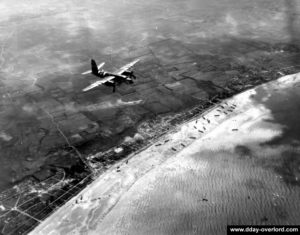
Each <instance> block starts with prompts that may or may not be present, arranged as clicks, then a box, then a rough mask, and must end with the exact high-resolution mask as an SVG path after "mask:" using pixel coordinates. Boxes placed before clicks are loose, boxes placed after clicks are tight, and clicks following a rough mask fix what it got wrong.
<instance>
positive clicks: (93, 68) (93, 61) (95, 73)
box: [91, 59, 99, 76]
mask: <svg viewBox="0 0 300 235" xmlns="http://www.w3.org/2000/svg"><path fill="white" fill-rule="evenodd" d="M91 66H92V74H94V75H96V76H98V74H99V71H98V66H97V64H96V61H95V60H93V59H92V60H91Z"/></svg>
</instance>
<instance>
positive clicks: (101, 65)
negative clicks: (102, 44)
mask: <svg viewBox="0 0 300 235" xmlns="http://www.w3.org/2000/svg"><path fill="white" fill-rule="evenodd" d="M104 65H105V62H103V63H101V64H99V66H98V70H99V69H101V68H102V67H103V66H104ZM90 73H92V70H88V71H86V72H83V73H82V75H86V74H90Z"/></svg>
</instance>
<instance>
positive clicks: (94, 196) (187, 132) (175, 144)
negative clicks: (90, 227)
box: [32, 74, 299, 234]
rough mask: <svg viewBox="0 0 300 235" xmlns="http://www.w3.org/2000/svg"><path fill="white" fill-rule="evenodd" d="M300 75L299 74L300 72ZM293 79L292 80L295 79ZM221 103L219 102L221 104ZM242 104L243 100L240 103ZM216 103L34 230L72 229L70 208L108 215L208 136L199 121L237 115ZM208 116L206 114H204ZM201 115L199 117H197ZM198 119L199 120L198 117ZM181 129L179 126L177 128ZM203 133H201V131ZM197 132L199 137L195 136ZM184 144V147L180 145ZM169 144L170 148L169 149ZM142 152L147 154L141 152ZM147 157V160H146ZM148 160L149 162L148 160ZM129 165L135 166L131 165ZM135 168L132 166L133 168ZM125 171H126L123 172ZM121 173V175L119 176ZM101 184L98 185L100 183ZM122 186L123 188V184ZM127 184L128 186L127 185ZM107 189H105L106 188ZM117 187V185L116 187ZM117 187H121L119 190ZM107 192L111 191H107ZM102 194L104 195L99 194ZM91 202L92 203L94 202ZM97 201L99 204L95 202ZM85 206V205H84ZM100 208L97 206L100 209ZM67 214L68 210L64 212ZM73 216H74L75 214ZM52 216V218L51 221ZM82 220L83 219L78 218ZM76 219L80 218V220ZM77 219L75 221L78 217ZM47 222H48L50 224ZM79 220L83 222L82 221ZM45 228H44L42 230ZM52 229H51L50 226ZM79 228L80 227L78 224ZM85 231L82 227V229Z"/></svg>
mask: <svg viewBox="0 0 300 235" xmlns="http://www.w3.org/2000/svg"><path fill="white" fill-rule="evenodd" d="M292 76H294V77H295V75H287V76H284V77H281V78H278V79H277V80H275V81H270V82H268V83H265V84H262V85H259V86H257V87H255V89H257V88H258V87H262V86H266V85H270V84H273V85H277V86H280V85H283V84H284V83H286V82H290V81H289V80H290V79H291V77H292ZM298 76H299V74H298ZM292 82H293V81H292ZM253 90H254V89H250V90H246V91H244V92H242V93H239V94H237V95H235V96H233V97H231V98H229V99H228V100H227V101H226V100H224V101H222V103H221V105H224V104H225V103H227V105H228V103H229V102H230V100H234V99H235V98H236V97H237V96H242V95H245V94H247V93H250V94H251V91H253ZM219 105H220V104H219ZM239 105H241V104H239ZM216 109H217V107H211V108H210V109H209V110H206V111H205V112H204V113H203V114H201V116H198V117H196V118H194V119H192V120H189V121H186V122H184V123H182V124H181V125H180V126H177V127H175V128H174V129H175V131H174V130H172V131H170V132H169V133H167V134H165V135H164V136H162V137H160V138H159V140H157V141H156V142H155V143H152V144H151V146H150V147H145V149H143V150H141V151H139V153H137V154H134V155H132V156H128V158H126V159H124V160H121V161H120V162H118V163H116V164H115V165H114V166H112V167H111V168H110V169H108V170H107V171H105V172H104V173H103V174H102V175H101V176H100V177H99V178H98V179H96V180H95V181H93V182H92V183H91V184H90V185H88V186H87V187H86V188H85V189H84V190H83V191H82V192H81V193H80V194H79V195H77V196H75V197H74V198H73V199H71V200H70V201H69V202H67V203H66V204H65V205H64V206H63V207H61V208H60V209H58V210H57V211H56V212H55V213H54V214H52V215H50V217H48V218H47V219H46V220H45V221H44V222H42V223H41V224H40V225H39V226H38V227H37V228H36V229H35V230H33V232H32V234H43V232H46V231H47V232H50V230H51V229H50V227H51V225H52V226H54V227H52V228H55V227H56V226H55V224H61V225H62V224H64V223H66V227H68V228H69V229H71V228H72V227H73V229H74V226H76V223H74V221H72V224H70V225H68V222H67V218H66V217H67V215H68V214H69V215H70V214H72V213H71V211H76V210H79V211H80V215H78V212H77V213H76V214H77V216H78V220H79V217H82V218H85V216H84V214H86V213H87V210H88V209H87V208H89V207H92V208H94V209H92V211H95V210H96V211H98V210H99V207H100V208H102V209H100V211H98V212H97V213H98V218H99V216H100V217H101V218H105V216H106V215H107V214H108V213H109V211H110V210H111V209H113V208H114V206H115V205H116V204H117V203H118V201H119V200H120V198H121V195H120V194H122V193H124V192H127V191H128V190H129V189H130V188H131V186H132V185H134V184H135V182H137V181H138V180H139V179H140V178H142V177H143V176H144V175H146V174H147V173H148V172H150V171H151V170H152V169H155V167H156V166H159V165H161V164H163V162H165V161H166V160H168V158H170V157H171V156H174V155H177V154H179V153H180V152H181V151H182V150H184V149H185V148H186V147H188V146H189V145H190V144H192V143H193V142H194V141H195V140H197V139H199V138H200V139H201V138H203V137H204V136H205V134H204V133H201V132H199V130H198V129H197V130H196V129H195V124H197V123H196V122H198V124H199V123H200V122H201V124H203V125H204V124H205V123H207V125H208V124H210V125H212V124H214V125H215V126H214V128H216V127H217V126H218V124H219V123H222V122H223V121H225V120H227V119H228V118H229V117H232V116H233V115H237V113H235V112H231V114H228V115H223V119H222V118H221V117H220V116H221V114H219V112H217V111H216ZM215 115H219V116H218V119H219V120H218V121H216V122H215V119H216V118H217V117H216V116H215ZM203 116H205V118H203ZM197 118H198V119H197ZM196 119H197V120H196ZM178 129H180V130H178ZM212 130H213V129H211V128H206V130H204V129H201V131H203V132H209V131H212ZM200 133H201V134H200ZM182 135H184V136H185V137H186V140H185V141H182ZM197 135H198V137H196V136H197ZM180 146H181V147H180ZM166 148H167V150H166ZM153 149H161V151H162V152H160V151H159V152H160V155H159V157H157V156H152V155H151V151H152V150H153ZM157 151H158V150H156V151H154V152H156V154H159V153H158V152H157ZM142 153H143V155H144V156H142ZM147 153H148V154H150V156H148V157H147ZM147 161H148V162H147ZM145 162H147V164H146V163H145ZM134 164H137V166H140V167H141V169H143V171H141V170H137V168H136V167H134V166H135V165H134ZM130 166H132V167H131V168H130ZM132 168H133V169H132ZM132 171H133V172H132ZM126 172H127V174H128V175H129V176H130V177H129V176H128V175H127V176H128V177H127V182H126V180H123V181H122V179H126V177H125V176H126ZM124 174H125V175H124ZM121 177H122V179H120V178H121ZM111 182H116V186H115V187H117V188H118V185H119V186H120V185H121V188H119V191H121V192H119V193H117V192H116V191H114V190H113V189H112V188H114V187H113V186H111V185H114V184H111ZM97 184H98V186H97ZM122 186H123V188H122ZM94 187H96V188H98V189H99V188H100V189H101V190H102V194H101V192H100V193H99V190H96V191H97V192H91V191H93V190H92V188H94ZM124 187H125V189H124ZM104 189H105V190H104ZM115 190H117V189H115ZM117 191H118V190H117ZM107 192H108V193H107ZM99 194H101V196H99ZM76 202H77V203H76ZM91 204H92V205H91ZM96 204H97V205H96ZM81 206H82V208H81ZM67 208H69V210H68V213H67V214H66V215H65V216H64V219H65V220H64V219H62V220H61V217H60V216H57V215H59V214H62V213H64V210H66V209H67ZM97 208H98V209H97ZM89 209H91V208H89ZM64 214H65V213H64ZM55 216H57V217H59V218H60V220H61V221H60V222H61V223H59V221H57V220H56V219H55V218H53V217H55ZM73 219H74V216H73ZM51 220H52V221H51ZM79 221H80V220H79ZM79 221H77V222H79ZM75 222H76V221H75ZM47 223H48V225H47ZM79 223H82V221H81V222H79ZM43 229H44V230H43ZM47 229H50V230H47ZM77 229H78V228H77ZM81 229H84V227H81ZM81 231H83V230H81Z"/></svg>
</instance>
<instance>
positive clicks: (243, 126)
mask: <svg viewBox="0 0 300 235" xmlns="http://www.w3.org/2000/svg"><path fill="white" fill-rule="evenodd" d="M299 85H300V75H299V74H298V75H290V76H286V77H283V78H280V79H278V80H277V81H274V82H270V83H268V84H264V85H262V86H259V87H257V88H256V89H253V90H249V91H246V92H243V93H241V94H239V95H236V96H235V97H233V98H231V99H228V100H226V101H224V102H223V103H222V104H221V105H217V106H216V107H214V108H212V109H211V110H209V111H208V112H207V113H206V114H204V115H203V116H201V117H197V119H195V120H192V121H190V122H188V123H185V124H183V125H182V126H180V127H179V128H178V130H176V131H175V132H173V133H169V134H168V135H166V136H164V137H162V138H161V139H160V140H159V142H157V143H155V144H153V145H152V146H150V147H149V148H147V149H146V150H144V151H142V152H140V153H139V154H137V155H135V156H131V157H130V158H129V159H128V160H124V161H123V162H121V163H119V164H118V165H116V166H115V167H114V168H112V169H110V170H108V171H107V172H106V173H104V174H103V175H102V176H101V177H100V178H98V179H97V180H96V181H95V182H93V183H92V184H91V185H90V186H88V187H87V188H86V189H85V190H84V191H83V192H82V193H81V194H80V195H78V196H77V197H76V198H74V199H73V200H71V201H69V202H68V203H67V204H66V205H65V206H63V207H62V208H60V209H59V210H58V211H57V212H56V213H54V214H53V215H52V216H50V217H49V218H48V219H46V220H45V221H44V222H43V223H41V224H40V225H39V226H38V227H37V228H36V229H35V230H34V231H33V232H32V234H87V233H88V234H224V233H226V225H227V224H233V225H238V224H256V225H257V224H299V223H300V219H299V218H300V206H299V205H300V204H299V195H300V188H299V186H300V172H299V165H300V161H299V151H300V148H299V143H300V141H299V138H300V137H299V136H300V133H299V132H297V130H298V129H297V128H298V126H297V123H296V120H297V118H298V117H299V115H298V114H299V111H296V110H297V108H298V107H299V99H297V98H298V94H299V90H300V86H299ZM278 113H280V115H278ZM284 117H285V118H284ZM283 120H290V121H289V122H288V123H284V122H283ZM295 125H296V126H295ZM293 126H294V128H293ZM291 130H293V131H291ZM274 141H276V142H274Z"/></svg>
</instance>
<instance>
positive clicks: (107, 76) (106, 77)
mask: <svg viewBox="0 0 300 235" xmlns="http://www.w3.org/2000/svg"><path fill="white" fill-rule="evenodd" d="M138 61H139V59H137V60H135V61H132V62H131V63H129V64H127V65H125V66H123V67H122V68H120V69H119V70H117V71H116V72H114V73H110V72H107V71H104V70H103V69H102V67H103V66H104V64H105V62H103V63H101V64H100V65H99V66H97V64H96V62H95V60H93V59H92V60H91V66H92V70H89V71H86V72H84V73H82V74H84V75H85V74H93V75H95V76H97V77H99V78H102V79H101V80H98V81H96V82H94V83H92V84H91V85H89V86H88V87H86V88H84V89H83V90H82V91H89V90H91V89H93V88H95V87H97V86H100V85H105V86H112V87H113V92H115V91H116V85H119V84H121V83H122V82H125V83H128V84H132V83H133V81H132V78H133V79H136V76H135V75H134V74H133V71H132V70H131V68H132V67H133V66H134V65H135V64H136V63H137V62H138Z"/></svg>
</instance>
